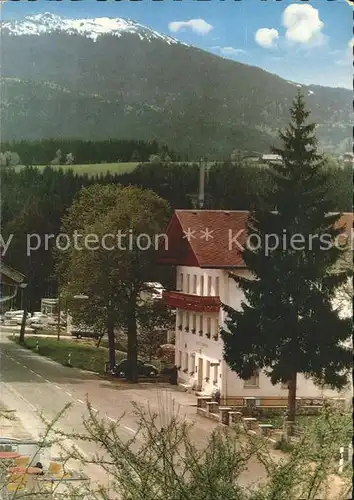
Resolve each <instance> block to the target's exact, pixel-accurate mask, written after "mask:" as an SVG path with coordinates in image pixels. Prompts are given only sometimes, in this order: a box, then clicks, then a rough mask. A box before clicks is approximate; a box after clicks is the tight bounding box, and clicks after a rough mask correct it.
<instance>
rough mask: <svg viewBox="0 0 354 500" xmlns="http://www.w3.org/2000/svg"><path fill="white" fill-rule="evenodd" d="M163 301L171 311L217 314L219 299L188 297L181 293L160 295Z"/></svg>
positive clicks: (213, 297) (186, 294) (214, 297)
mask: <svg viewBox="0 0 354 500" xmlns="http://www.w3.org/2000/svg"><path fill="white" fill-rule="evenodd" d="M162 298H163V301H164V302H165V304H166V305H168V306H169V307H171V308H173V309H183V310H186V311H194V312H216V313H217V312H219V311H220V308H221V302H220V298H219V297H216V296H203V297H202V296H199V295H190V294H188V293H183V292H167V291H164V292H163V294H162Z"/></svg>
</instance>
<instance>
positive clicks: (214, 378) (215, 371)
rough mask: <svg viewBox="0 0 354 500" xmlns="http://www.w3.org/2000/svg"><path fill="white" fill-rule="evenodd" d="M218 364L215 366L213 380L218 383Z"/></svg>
mask: <svg viewBox="0 0 354 500" xmlns="http://www.w3.org/2000/svg"><path fill="white" fill-rule="evenodd" d="M218 368H219V367H218V365H215V366H214V376H213V382H214V383H216V382H217V381H218Z"/></svg>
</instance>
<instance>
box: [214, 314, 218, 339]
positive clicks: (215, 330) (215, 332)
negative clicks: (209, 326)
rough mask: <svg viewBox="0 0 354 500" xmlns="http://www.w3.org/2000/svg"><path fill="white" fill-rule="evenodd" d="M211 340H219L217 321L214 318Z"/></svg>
mask: <svg viewBox="0 0 354 500" xmlns="http://www.w3.org/2000/svg"><path fill="white" fill-rule="evenodd" d="M213 338H214V340H218V339H219V319H218V318H215V319H214V333H213Z"/></svg>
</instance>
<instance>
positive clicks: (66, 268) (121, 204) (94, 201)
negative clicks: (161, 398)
mask: <svg viewBox="0 0 354 500" xmlns="http://www.w3.org/2000/svg"><path fill="white" fill-rule="evenodd" d="M168 217H169V207H168V205H167V203H166V202H165V201H164V200H163V199H162V198H159V197H158V196H157V195H156V194H155V193H154V192H153V191H149V190H143V189H140V188H137V187H134V186H128V187H121V186H115V185H113V184H109V185H104V186H101V185H99V184H96V185H92V186H90V187H89V188H85V189H83V190H82V191H81V192H80V193H79V196H78V197H77V198H76V199H75V200H74V203H73V205H72V207H71V208H70V210H69V211H68V214H67V216H66V217H65V218H64V222H63V227H62V232H64V233H66V234H68V235H74V233H75V231H76V232H77V233H79V234H81V235H82V239H81V241H82V243H79V244H80V246H81V249H79V248H78V247H76V248H75V245H74V244H73V245H71V247H70V248H69V249H68V251H64V252H57V257H58V272H59V275H60V281H61V283H62V285H63V286H64V287H65V289H66V290H67V291H68V292H69V294H71V295H75V294H77V293H84V294H85V295H88V297H89V300H88V301H85V303H83V304H82V310H85V309H86V310H87V314H86V315H85V316H84V322H85V323H86V324H87V325H89V326H91V325H92V326H94V325H95V324H96V323H97V321H100V322H102V324H104V323H105V325H106V330H107V332H108V340H109V343H110V348H109V352H110V367H111V369H113V368H114V365H115V356H114V329H115V328H123V329H124V330H125V331H126V332H127V335H128V350H127V358H128V362H129V367H130V369H131V371H132V374H131V375H130V376H129V374H128V376H129V378H130V379H131V380H133V379H134V378H135V379H136V377H137V365H136V362H137V322H138V320H139V308H140V307H144V304H141V300H140V299H141V293H142V292H143V291H144V290H145V288H146V283H149V282H153V281H160V280H159V274H160V275H161V278H162V280H163V278H164V277H163V275H162V271H161V270H160V269H159V268H158V267H157V266H156V250H157V242H158V241H159V240H158V235H160V234H163V232H164V230H165V227H166V224H167V221H168ZM86 235H95V237H96V238H97V242H98V245H97V247H96V249H95V250H91V249H90V247H89V246H88V245H86V246H82V245H83V242H84V241H85V240H84V238H86ZM106 235H110V238H109V240H108V241H107V242H106V244H107V245H109V246H110V249H108V248H105V247H104V245H103V242H104V241H105V240H104V239H105V238H106ZM119 235H120V236H119ZM142 235H143V238H144V243H142V245H144V246H142V245H140V244H139V241H140V238H141V236H142ZM146 241H148V246H147V247H146V248H145V244H146ZM86 302H87V303H86ZM145 312H146V310H145ZM99 318H100V319H99ZM92 321H93V322H94V324H92Z"/></svg>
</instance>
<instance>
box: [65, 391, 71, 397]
mask: <svg viewBox="0 0 354 500" xmlns="http://www.w3.org/2000/svg"><path fill="white" fill-rule="evenodd" d="M65 394H67V395H68V396H70V397H71V398H72V397H73V395H72V394H71V393H70V392H68V391H65Z"/></svg>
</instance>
